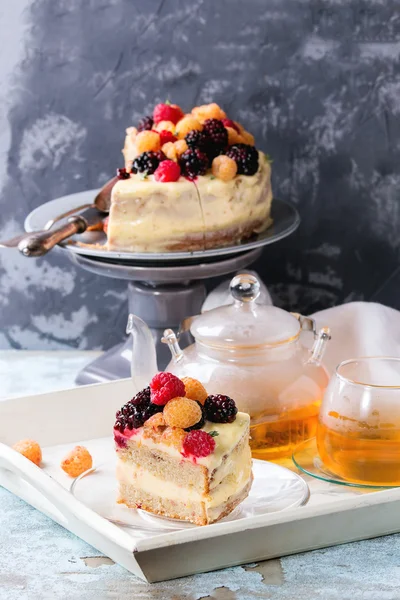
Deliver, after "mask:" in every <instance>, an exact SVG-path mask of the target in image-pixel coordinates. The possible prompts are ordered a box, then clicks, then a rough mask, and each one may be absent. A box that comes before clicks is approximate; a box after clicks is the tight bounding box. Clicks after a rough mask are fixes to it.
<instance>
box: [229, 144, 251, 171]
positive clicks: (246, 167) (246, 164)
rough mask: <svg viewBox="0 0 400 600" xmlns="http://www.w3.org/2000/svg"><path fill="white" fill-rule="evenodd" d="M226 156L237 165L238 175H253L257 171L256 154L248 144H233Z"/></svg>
mask: <svg viewBox="0 0 400 600" xmlns="http://www.w3.org/2000/svg"><path fill="white" fill-rule="evenodd" d="M226 155H227V156H229V158H233V160H234V161H235V163H236V164H237V168H238V171H237V172H238V174H239V175H254V174H255V173H257V171H258V152H257V150H256V149H255V148H254V147H253V146H249V145H248V144H235V145H234V146H231V147H230V148H229V149H228V150H227V152H226Z"/></svg>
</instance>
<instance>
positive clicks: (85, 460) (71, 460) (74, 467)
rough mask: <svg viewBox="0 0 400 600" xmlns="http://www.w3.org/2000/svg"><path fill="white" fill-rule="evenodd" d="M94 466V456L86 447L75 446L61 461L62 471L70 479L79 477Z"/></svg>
mask: <svg viewBox="0 0 400 600" xmlns="http://www.w3.org/2000/svg"><path fill="white" fill-rule="evenodd" d="M92 466H93V459H92V456H91V454H90V452H89V450H88V449H87V448H85V446H75V448H73V449H72V450H71V451H70V452H68V454H67V455H66V456H65V457H64V458H63V460H62V461H61V468H62V470H63V471H65V473H66V474H67V475H69V476H70V477H79V475H82V473H84V472H85V471H89V469H91V468H92Z"/></svg>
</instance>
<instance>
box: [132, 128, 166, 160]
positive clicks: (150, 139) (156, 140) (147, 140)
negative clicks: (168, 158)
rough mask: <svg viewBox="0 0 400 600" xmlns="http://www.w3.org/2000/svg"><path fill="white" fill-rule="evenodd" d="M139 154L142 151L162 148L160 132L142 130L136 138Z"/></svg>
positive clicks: (154, 150)
mask: <svg viewBox="0 0 400 600" xmlns="http://www.w3.org/2000/svg"><path fill="white" fill-rule="evenodd" d="M135 148H136V152H137V154H142V152H149V151H153V152H157V151H158V150H160V148H161V141H160V134H159V133H158V131H141V132H140V133H138V134H137V136H136V138H135Z"/></svg>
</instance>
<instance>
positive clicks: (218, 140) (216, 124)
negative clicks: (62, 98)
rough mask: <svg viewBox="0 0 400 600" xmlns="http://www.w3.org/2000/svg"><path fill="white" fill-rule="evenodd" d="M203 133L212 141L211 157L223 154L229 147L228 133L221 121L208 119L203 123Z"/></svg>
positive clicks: (210, 147)
mask: <svg viewBox="0 0 400 600" xmlns="http://www.w3.org/2000/svg"><path fill="white" fill-rule="evenodd" d="M203 131H204V133H206V135H207V136H208V138H209V139H210V142H211V143H210V145H209V155H210V154H211V156H212V157H214V156H217V155H218V154H221V152H223V150H224V149H225V148H226V146H227V145H228V132H227V130H226V129H225V127H224V124H223V122H222V121H220V120H219V119H206V121H204V123H203Z"/></svg>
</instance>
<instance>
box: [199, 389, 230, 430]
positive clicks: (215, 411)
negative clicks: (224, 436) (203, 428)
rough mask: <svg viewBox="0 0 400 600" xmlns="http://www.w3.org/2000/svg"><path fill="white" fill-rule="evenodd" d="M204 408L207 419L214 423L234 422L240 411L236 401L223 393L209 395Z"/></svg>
mask: <svg viewBox="0 0 400 600" xmlns="http://www.w3.org/2000/svg"><path fill="white" fill-rule="evenodd" d="M204 409H205V412H206V419H207V420H208V421H211V422H212V423H233V421H234V420H235V419H236V414H237V411H238V409H237V407H236V404H235V401H234V400H232V398H229V396H224V395H223V394H216V395H213V396H208V398H207V399H206V401H205V403H204Z"/></svg>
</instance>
